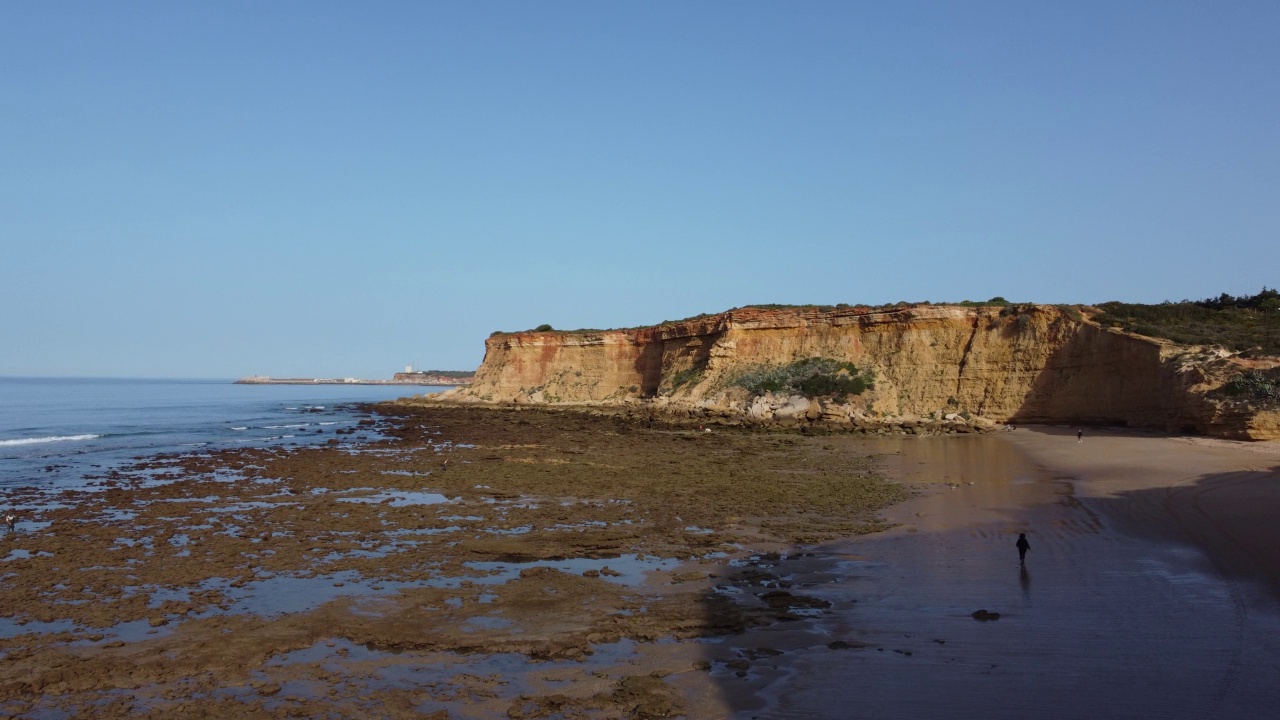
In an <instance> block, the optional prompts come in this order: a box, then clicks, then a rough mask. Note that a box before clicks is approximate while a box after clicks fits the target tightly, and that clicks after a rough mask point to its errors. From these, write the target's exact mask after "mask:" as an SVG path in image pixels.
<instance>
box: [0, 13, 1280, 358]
mask: <svg viewBox="0 0 1280 720" xmlns="http://www.w3.org/2000/svg"><path fill="white" fill-rule="evenodd" d="M1278 36H1280V5H1277V4H1276V3H1274V2H1256V3H1241V2H1219V3H1204V2H1198V3H1190V2H1188V3H1180V2H1151V3H1142V2H1124V3H1112V2H1078V3H1039V2H1031V3H1028V2H1006V3H983V2H964V3H954V2H951V3H925V2H894V3H881V2H865V3H862V2H833V3H823V2H804V3H791V4H783V3H752V2H692V3H691V2H646V3H599V2H544V3H529V2H511V3H505V2H503V3H499V2H480V3H449V4H437V3H425V2H404V3H378V2H368V3H319V2H271V3H260V2H243V3H238V2H218V3H203V4H197V3H171V2H155V3H145V2H127V3H96V2H95V3H83V4H81V3H67V2H48V3H45V2H9V3H3V4H0V251H2V252H0V258H2V260H0V305H3V308H4V310H3V315H4V320H3V322H0V375H105V376H169V377H236V376H240V375H248V374H255V373H256V374H269V375H277V376H285V375H305V376H316V375H324V376H328V375H340V376H348V375H355V376H362V377H387V376H389V375H390V373H391V372H393V371H395V370H396V369H398V368H400V367H402V366H403V365H404V364H406V363H409V362H414V363H416V364H418V365H420V366H429V367H437V368H467V367H474V366H475V365H476V364H478V363H479V361H480V359H481V357H482V356H483V352H484V348H483V341H484V338H485V337H486V336H487V335H488V334H489V333H490V332H491V331H493V330H498V329H503V330H516V329H523V328H529V327H533V326H535V325H538V324H540V323H550V324H552V325H554V326H556V327H563V328H572V327H619V326H631V325H640V324H649V323H654V322H658V321H661V320H664V319H674V318H678V317H685V316H689V315H695V314H697V313H701V312H714V311H719V310H724V309H728V308H730V307H736V306H741V305H746V304H751V303H832V304H834V303H838V302H848V303H859V302H862V303H884V302H895V301H898V300H912V301H914V300H926V299H927V300H933V301H941V300H963V299H986V298H989V297H992V296H994V295H1001V296H1004V297H1007V298H1009V299H1011V300H1027V301H1038V302H1102V301H1106V300H1116V299H1119V300H1128V301H1137V302H1158V301H1161V300H1165V299H1171V300H1177V299H1181V298H1184V297H1191V298H1195V297H1204V296H1209V295H1217V294H1218V293H1220V292H1223V291H1226V292H1231V293H1233V294H1240V293H1251V292H1256V291H1257V290H1259V289H1260V288H1261V287H1262V286H1263V285H1264V284H1265V285H1268V286H1275V285H1276V284H1277V282H1278V278H1277V275H1276V268H1277V267H1280V237H1277V229H1278V228H1280V202H1277V198H1280V132H1278V131H1277V129H1276V128H1277V118H1280V43H1277V42H1276V41H1275V38H1276V37H1278Z"/></svg>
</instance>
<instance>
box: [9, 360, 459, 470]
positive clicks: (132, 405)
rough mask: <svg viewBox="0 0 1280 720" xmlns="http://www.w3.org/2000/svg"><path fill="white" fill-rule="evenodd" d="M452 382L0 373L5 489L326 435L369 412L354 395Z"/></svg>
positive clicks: (367, 398) (371, 396) (417, 390)
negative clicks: (153, 459)
mask: <svg viewBox="0 0 1280 720" xmlns="http://www.w3.org/2000/svg"><path fill="white" fill-rule="evenodd" d="M445 389H447V388H440V387H419V386H405V385H354V384H352V385H236V384H234V383H233V382H231V381H230V380H140V379H96V378H95V379H87V378H3V377H0V489H2V488H6V487H16V486H36V487H41V488H45V489H54V488H58V487H76V486H79V485H81V484H82V482H83V480H84V477H85V476H86V475H90V474H101V473H103V472H104V471H106V470H109V469H111V468H115V467H120V466H122V465H125V464H128V463H130V462H135V461H137V460H139V459H143V458H146V457H150V456H153V455H157V454H167V453H192V452H208V451H211V450H220V449H230V448H244V447H262V446H271V445H284V446H293V445H308V444H317V443H323V442H325V441H326V440H328V439H330V438H333V437H335V435H334V434H333V433H334V431H335V430H338V429H347V428H351V427H354V426H356V424H357V423H358V422H359V421H360V420H361V419H362V417H363V416H361V415H360V414H359V413H358V412H357V411H356V409H355V408H354V405H355V404H356V403H365V402H377V401H380V400H390V399H394V398H398V397H405V396H408V395H414V394H421V393H424V392H439V391H441V390H445ZM317 431H320V432H317ZM361 433H362V434H366V435H368V434H371V433H368V432H367V431H366V430H364V429H362V431H361ZM343 437H349V436H343Z"/></svg>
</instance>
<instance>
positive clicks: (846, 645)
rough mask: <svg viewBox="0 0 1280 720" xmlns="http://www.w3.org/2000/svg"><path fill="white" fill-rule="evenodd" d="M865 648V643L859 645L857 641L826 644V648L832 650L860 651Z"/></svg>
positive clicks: (839, 641)
mask: <svg viewBox="0 0 1280 720" xmlns="http://www.w3.org/2000/svg"><path fill="white" fill-rule="evenodd" d="M866 646H867V645H866V643H860V642H857V641H855V642H848V641H846V640H836V641H835V642H829V643H827V647H828V648H830V649H832V650H861V649H862V648H864V647H866ZM882 649H883V648H882Z"/></svg>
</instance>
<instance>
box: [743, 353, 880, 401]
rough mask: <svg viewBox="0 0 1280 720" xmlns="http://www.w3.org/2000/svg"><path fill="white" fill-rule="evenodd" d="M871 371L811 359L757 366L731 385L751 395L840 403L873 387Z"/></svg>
mask: <svg viewBox="0 0 1280 720" xmlns="http://www.w3.org/2000/svg"><path fill="white" fill-rule="evenodd" d="M874 380H875V378H874V376H873V375H872V374H871V371H870V370H868V371H865V372H864V371H861V370H859V369H858V366H857V365H854V364H853V363H851V362H843V361H841V360H835V359H833V358H821V357H812V358H804V359H803V360H797V361H795V362H793V363H791V364H789V365H758V366H755V367H752V368H748V369H747V370H744V371H743V372H741V373H739V374H738V375H737V376H736V377H734V378H733V380H732V381H730V384H731V385H735V386H737V387H740V388H744V389H746V390H747V392H750V393H751V394H752V395H762V394H764V393H767V392H789V393H795V394H797V395H803V396H805V397H808V398H813V397H826V396H831V397H835V398H836V400H837V401H841V402H842V401H844V399H845V398H846V397H848V396H849V395H861V394H862V393H864V392H866V391H867V390H869V389H871V388H872V387H874V386H875V385H874Z"/></svg>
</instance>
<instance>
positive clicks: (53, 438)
mask: <svg viewBox="0 0 1280 720" xmlns="http://www.w3.org/2000/svg"><path fill="white" fill-rule="evenodd" d="M100 437H102V436H101V435H50V436H48V437H38V438H18V439H17V440H0V446H8V445H38V444H40V443H51V442H66V441H71V440H92V439H94V438H100Z"/></svg>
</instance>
